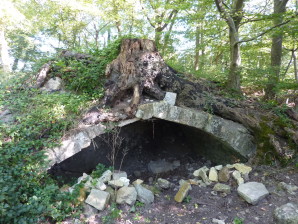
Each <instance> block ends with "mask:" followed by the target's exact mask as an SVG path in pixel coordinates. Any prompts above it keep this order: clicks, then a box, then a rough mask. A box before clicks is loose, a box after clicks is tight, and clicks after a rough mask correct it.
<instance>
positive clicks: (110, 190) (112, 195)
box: [105, 186, 116, 204]
mask: <svg viewBox="0 0 298 224" xmlns="http://www.w3.org/2000/svg"><path fill="white" fill-rule="evenodd" d="M105 191H106V192H108V193H109V194H110V201H109V204H111V203H114V202H116V190H115V189H113V188H112V187H110V186H107V189H106V190H105Z"/></svg>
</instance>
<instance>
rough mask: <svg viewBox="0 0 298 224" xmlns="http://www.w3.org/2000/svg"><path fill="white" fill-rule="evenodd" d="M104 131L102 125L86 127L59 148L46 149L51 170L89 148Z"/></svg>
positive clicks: (64, 141)
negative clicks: (52, 167)
mask: <svg viewBox="0 0 298 224" xmlns="http://www.w3.org/2000/svg"><path fill="white" fill-rule="evenodd" d="M104 131H105V126H103V125H101V124H98V125H93V126H89V127H85V128H83V129H82V130H81V131H80V132H77V133H74V134H72V135H70V136H69V137H68V138H67V139H65V140H63V141H62V142H61V145H60V146H59V147H55V148H52V149H46V150H45V155H46V156H47V157H48V160H49V168H50V167H51V166H53V165H54V164H55V163H60V162H62V161H64V160H66V159H68V158H69V157H71V156H73V155H74V154H76V153H78V152H80V151H81V150H82V149H83V148H86V147H88V146H89V145H90V144H91V139H93V138H95V137H96V136H98V135H100V134H103V133H104Z"/></svg>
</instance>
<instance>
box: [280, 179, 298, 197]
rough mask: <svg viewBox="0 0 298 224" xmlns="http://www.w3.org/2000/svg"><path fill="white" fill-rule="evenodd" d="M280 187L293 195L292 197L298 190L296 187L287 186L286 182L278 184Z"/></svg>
mask: <svg viewBox="0 0 298 224" xmlns="http://www.w3.org/2000/svg"><path fill="white" fill-rule="evenodd" d="M278 186H279V187H281V188H282V189H284V190H285V191H286V192H288V193H289V194H292V195H294V194H295V191H297V190H298V187H297V186H296V185H292V184H286V183H285V182H280V183H279V184H278Z"/></svg>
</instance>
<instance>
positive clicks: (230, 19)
mask: <svg viewBox="0 0 298 224" xmlns="http://www.w3.org/2000/svg"><path fill="white" fill-rule="evenodd" d="M215 4H216V7H217V9H218V11H219V12H220V14H221V16H222V18H223V19H224V20H225V21H226V23H227V25H228V27H229V42H230V70H229V77H228V82H227V88H230V89H233V90H236V91H238V92H240V91H241V90H240V79H241V71H240V69H241V68H240V66H241V54H240V43H239V27H240V22H241V20H242V19H243V7H244V0H233V2H232V5H231V9H230V10H228V8H227V6H226V5H225V4H224V2H223V0H215Z"/></svg>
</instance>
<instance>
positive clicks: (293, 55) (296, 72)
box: [292, 50, 298, 83]
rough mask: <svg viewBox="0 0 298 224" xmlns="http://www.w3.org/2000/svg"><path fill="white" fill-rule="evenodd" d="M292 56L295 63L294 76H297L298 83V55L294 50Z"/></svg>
mask: <svg viewBox="0 0 298 224" xmlns="http://www.w3.org/2000/svg"><path fill="white" fill-rule="evenodd" d="M292 57H293V64H294V76H295V80H296V82H297V83H298V70H297V57H296V54H295V51H294V50H293V51H292Z"/></svg>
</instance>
